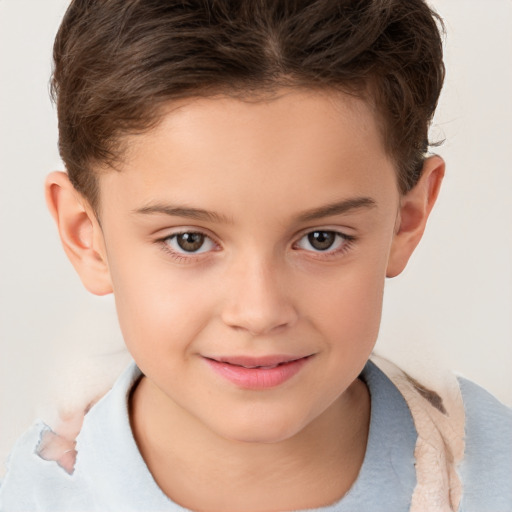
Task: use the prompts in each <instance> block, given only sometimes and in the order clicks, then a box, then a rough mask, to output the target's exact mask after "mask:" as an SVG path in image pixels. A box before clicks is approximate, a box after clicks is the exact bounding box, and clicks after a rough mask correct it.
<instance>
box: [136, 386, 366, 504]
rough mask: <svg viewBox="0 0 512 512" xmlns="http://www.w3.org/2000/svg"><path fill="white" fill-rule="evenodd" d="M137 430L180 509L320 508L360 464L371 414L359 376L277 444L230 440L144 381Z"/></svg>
mask: <svg viewBox="0 0 512 512" xmlns="http://www.w3.org/2000/svg"><path fill="white" fill-rule="evenodd" d="M130 409H131V420H132V430H133V433H134V436H135V439H136V441H137V444H138V446H139V449H140V451H141V454H142V456H143V458H144V460H145V462H146V464H147V466H148V468H149V470H150V471H151V473H152V475H153V478H154V479H155V481H156V482H157V484H158V485H159V486H160V488H161V489H162V490H163V492H164V493H165V494H166V495H167V496H169V498H171V499H172V500H173V501H175V502H176V503H178V504H180V505H181V506H183V507H185V508H188V509H192V510H201V511H215V512H232V511H233V512H234V511H237V512H269V511H273V510H297V509H308V508H318V507H322V506H327V505H330V504H332V503H334V502H336V501H337V500H339V499H340V498H341V497H342V496H343V495H344V494H345V493H346V492H347V491H348V490H349V489H350V487H351V486H352V484H353V483H354V481H355V480H356V478H357V475H358V473H359V469H360V467H361V465H362V462H363V459H364V454H365V449H366V441H367V437H368V426H369V416H370V403H369V393H368V390H367V388H366V385H365V384H364V383H363V382H361V381H360V380H356V381H355V382H354V383H353V384H352V385H351V386H350V387H349V388H348V389H347V390H346V391H345V392H344V393H343V395H342V396H340V397H339V398H338V399H337V400H336V401H335V402H334V403H333V404H332V405H331V406H330V407H329V408H328V409H327V410H326V411H324V413H322V414H321V415H320V416H319V417H317V418H316V419H315V420H314V421H312V422H311V423H310V424H308V425H307V426H306V427H305V428H303V429H302V430H301V431H300V432H298V433H297V434H296V435H294V436H293V437H291V438H288V439H285V440H283V441H279V442H276V443H249V442H240V441H234V440H229V439H225V438H223V437H220V436H218V435H217V434H216V433H215V432H212V431H211V430H209V429H208V428H207V427H206V426H205V425H204V424H202V423H201V422H199V421H198V420H197V419H196V418H194V417H193V416H191V415H189V414H188V413H187V412H186V411H184V410H183V409H182V408H180V407H179V406H178V405H177V404H175V403H174V402H172V403H170V401H169V399H168V398H167V397H165V396H164V395H163V394H162V393H161V392H160V391H159V390H158V389H157V388H155V386H154V385H153V384H152V383H151V382H150V381H149V380H148V379H147V378H143V379H142V380H141V381H140V382H139V384H138V386H137V387H136V388H135V390H134V392H133V393H132V397H131V403H130Z"/></svg>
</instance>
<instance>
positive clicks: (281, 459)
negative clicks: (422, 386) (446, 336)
mask: <svg viewBox="0 0 512 512" xmlns="http://www.w3.org/2000/svg"><path fill="white" fill-rule="evenodd" d="M126 142H127V143H128V144H127V147H129V148H130V149H129V151H128V152H127V153H126V155H125V158H124V159H123V163H122V166H121V170H120V172H115V171H110V172H103V173H102V174H101V176H100V190H101V198H100V215H99V216H100V221H98V219H97V218H96V217H95V215H94V213H93V212H92V209H91V208H90V206H89V205H88V203H87V201H86V200H85V199H84V198H82V197H81V196H80V195H79V194H77V193H76V191H74V189H73V187H72V186H71V185H70V183H69V180H68V178H67V176H66V175H65V174H64V173H52V174H51V175H50V176H49V177H48V180H47V184H46V190H47V200H48V205H49V208H50V211H51V212H52V214H53V216H54V218H55V219H56V222H57V224H58V227H59V231H60V234H61V238H62V242H63V246H64V248H65V250H66V252H67V254H68V256H69V258H70V260H71V261H72V263H73V264H74V266H75V268H76V269H77V271H78V273H79V275H80V277H81V278H82V281H83V283H84V285H85V286H86V287H87V288H88V289H89V290H90V291H91V292H92V293H96V294H107V293H112V292H113V293H114V296H115V299H116V305H117V311H118V316H119V322H120V325H121V329H122V331H123V335H124V338H125V341H126V344H127V347H128V349H129V350H130V352H131V353H132V355H133V357H134V359H135V361H136V362H137V364H138V365H139V367H140V368H141V370H142V372H143V373H144V377H143V378H142V380H141V381H140V382H139V384H138V386H137V387H136V389H135V390H134V392H133V394H132V398H131V404H130V406H131V416H132V417H131V420H132V427H133V431H134V436H135V439H136V441H137V443H138V445H139V448H140V450H141V453H142V455H143V457H144V459H145V461H146V463H147V465H148V467H149V469H150V471H151V472H152V474H153V476H154V478H155V480H156V482H157V483H158V484H159V485H160V487H161V488H162V490H163V491H164V492H165V493H166V494H167V495H168V496H170V497H171V498H172V499H173V500H175V501H176V502H178V503H179V504H181V505H182V506H185V507H187V508H191V509H194V510H214V511H226V512H229V511H247V512H265V511H272V510H293V509H304V508H313V507H320V506H325V505H328V504H330V503H333V502H334V501H336V500H338V499H340V498H341V497H342V496H343V495H344V494H345V493H346V492H347V490H348V489H349V488H350V486H351V485H352V484H353V482H354V481H355V479H356V478H357V474H358V472H359V469H360V467H361V464H362V462H363V459H364V453H365V446H366V441H367V435H368V424H369V412H370V401H369V395H368V390H367V388H366V386H365V385H364V384H363V383H362V381H360V380H359V379H358V378H357V376H358V375H359V373H360V371H361V370H362V368H363V366H364V365H365V363H366V361H367V359H368V357H369V355H370V353H371V351H372V349H373V346H374V344H375V341H376V339H377V334H378V329H379V323H380V317H381V308H382V297H383V289H384V282H385V277H386V276H388V277H393V276H395V275H397V274H399V273H400V272H401V271H402V270H403V268H404V267H405V265H406V263H407V261H408V259H409V257H410V255H411V254H412V252H413V250H414V248H415V247H416V245H417V244H418V242H419V240H420V239H421V236H422V233H423V230H424V228H425V224H426V221H427V218H428V215H429V213H430V210H431V208H432V206H433V204H434V202H435V199H436V197H437V194H438V191H439V186H440V183H441V180H442V177H443V173H444V163H443V161H442V160H441V159H440V158H439V157H431V158H430V159H427V160H426V162H425V166H424V172H423V175H422V178H421V180H420V182H419V183H418V185H417V186H416V187H415V188H414V189H413V190H412V191H411V192H409V193H408V194H407V195H405V196H401V195H400V193H399V191H398V188H397V182H396V170H395V164H394V162H393V160H392V158H391V157H390V156H389V155H388V154H387V152H386V151H385V149H384V147H383V144H382V137H381V133H380V132H379V128H378V125H377V122H376V119H375V116H374V113H373V112H372V110H371V109H370V108H369V107H368V106H367V105H366V104H365V103H364V102H362V101H361V100H358V99H356V98H354V97H349V96H346V95H343V94H341V93H333V92H318V91H316V92H313V91H304V90H293V89H287V90H283V91H281V92H280V94H279V95H278V96H277V97H273V98H272V99H268V100H259V101H256V102H254V101H253V102H248V101H242V100H239V99H233V98H228V97H216V98H209V99H193V100H190V101H188V102H183V103H181V104H179V105H172V108H171V106H170V108H169V112H168V113H167V114H166V115H165V116H164V119H163V121H162V122H161V124H159V126H157V127H156V128H154V129H152V130H151V131H149V132H147V133H145V134H143V135H138V136H131V137H129V138H128V140H127V141H126ZM340 203H342V205H341V206H340ZM333 205H337V206H336V207H332V206H333ZM329 207H331V208H329ZM198 210H201V211H198ZM204 211H206V212H209V213H208V214H205V213H204ZM315 231H316V232H322V233H325V232H327V233H328V234H330V235H331V236H333V237H334V243H333V245H332V246H331V247H330V248H328V249H326V250H318V249H317V248H316V247H315V246H313V245H312V244H311V241H310V239H309V238H308V236H307V235H308V234H309V233H312V232H315ZM184 232H187V233H190V232H199V233H202V234H204V235H205V236H206V238H205V242H204V244H203V245H202V246H201V247H200V249H199V250H198V251H197V252H196V253H190V252H188V253H187V252H186V251H184V250H183V249H181V248H180V246H179V244H178V243H177V241H178V238H177V237H176V236H173V235H176V233H184ZM334 234H335V235H334ZM276 354H278V355H283V354H284V355H286V356H287V357H294V358H298V357H304V356H309V357H308V359H307V361H306V363H305V364H304V365H303V367H302V368H301V369H300V371H299V372H298V373H297V374H296V375H295V376H293V377H292V378H291V379H289V380H287V381H286V382H284V383H283V384H281V385H278V386H274V387H271V388H267V389H261V390H254V389H244V388H241V387H240V386H237V385H235V384H233V383H232V382H230V381H228V380H226V379H224V378H223V377H221V376H219V375H218V374H217V373H216V372H214V371H213V370H212V369H211V368H210V366H209V365H208V364H207V363H206V360H205V358H213V359H220V358H222V357H234V356H252V357H261V356H268V355H276ZM198 489H199V490H200V492H198Z"/></svg>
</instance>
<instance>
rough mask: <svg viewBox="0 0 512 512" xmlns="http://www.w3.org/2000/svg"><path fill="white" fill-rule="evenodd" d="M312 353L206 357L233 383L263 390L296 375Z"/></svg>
mask: <svg viewBox="0 0 512 512" xmlns="http://www.w3.org/2000/svg"><path fill="white" fill-rule="evenodd" d="M311 358H312V355H308V356H302V357H300V356H299V357H293V356H280V355H276V356H265V357H258V358H254V357H245V356H240V357H239V356H237V357H219V358H210V357H204V360H205V361H206V363H207V364H208V365H209V366H210V368H211V369H212V370H213V371H214V372H215V373H216V374H217V375H220V376H221V377H223V378H224V379H226V380H228V381H230V382H231V383H232V384H235V385H236V386H238V387H240V388H243V389H253V390H261V389H267V388H272V387H276V386H279V385H280V384H283V383H284V382H286V381H287V380H289V379H291V378H292V377H294V376H295V375H296V374H297V373H298V372H299V371H300V370H301V369H302V368H303V367H304V365H306V363H307V362H308V361H309V360H310V359H311Z"/></svg>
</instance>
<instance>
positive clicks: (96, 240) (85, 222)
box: [45, 172, 112, 295]
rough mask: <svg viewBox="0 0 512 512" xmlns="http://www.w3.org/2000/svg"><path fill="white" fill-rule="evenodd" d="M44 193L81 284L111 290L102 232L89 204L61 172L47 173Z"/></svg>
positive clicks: (99, 291) (102, 291) (95, 289)
mask: <svg viewBox="0 0 512 512" xmlns="http://www.w3.org/2000/svg"><path fill="white" fill-rule="evenodd" d="M45 194H46V204H47V205H48V209H49V211H50V213H51V215H52V217H53V218H54V220H55V222H56V224H57V229H58V231H59V235H60V239H61V242H62V246H63V248H64V251H65V252H66V255H67V256H68V258H69V260H70V261H71V263H72V265H73V267H74V268H75V270H76V271H77V273H78V275H79V276H80V279H81V280H82V283H83V284H84V286H85V287H86V288H87V290H89V291H90V292H91V293H94V294H95V295H106V294H108V293H111V292H112V285H111V282H110V274H109V269H108V262H107V257H106V251H105V247H104V243H103V234H102V232H101V227H100V225H99V223H98V220H97V219H96V216H95V215H94V212H93V210H92V208H91V207H90V206H89V205H88V203H87V202H86V200H85V199H84V198H82V197H81V196H80V194H79V193H78V192H77V191H76V190H75V188H74V187H73V185H72V184H71V182H70V181H69V177H68V175H67V174H66V173H64V172H52V173H51V174H50V175H48V177H47V178H46V182H45Z"/></svg>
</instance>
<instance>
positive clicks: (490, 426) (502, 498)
mask: <svg viewBox="0 0 512 512" xmlns="http://www.w3.org/2000/svg"><path fill="white" fill-rule="evenodd" d="M458 380H459V385H460V389H461V393H462V399H463V402H464V410H465V414H466V424H465V454H464V459H463V461H462V463H461V465H460V468H459V473H460V475H461V478H462V481H463V485H464V492H463V497H462V505H461V510H462V511H463V512H472V511H478V512H486V511H489V512H499V511H502V510H503V511H510V510H512V409H510V408H509V407H507V406H505V405H504V404H502V403H501V402H500V401H499V400H497V399H496V398H495V397H494V396H493V395H491V394H490V393H488V392H487V391H486V390H485V389H483V388H481V387H480V386H478V385H477V384H475V383H473V382H471V381H469V380H467V379H464V378H459V379H458Z"/></svg>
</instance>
